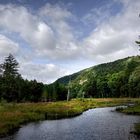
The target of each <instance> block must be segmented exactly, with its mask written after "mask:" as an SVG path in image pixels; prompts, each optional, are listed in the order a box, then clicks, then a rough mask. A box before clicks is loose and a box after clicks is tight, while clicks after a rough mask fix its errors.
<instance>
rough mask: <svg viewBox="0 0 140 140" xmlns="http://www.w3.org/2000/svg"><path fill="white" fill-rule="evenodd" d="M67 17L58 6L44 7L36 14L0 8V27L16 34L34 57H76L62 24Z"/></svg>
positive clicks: (74, 46)
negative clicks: (31, 49)
mask: <svg viewBox="0 0 140 140" xmlns="http://www.w3.org/2000/svg"><path fill="white" fill-rule="evenodd" d="M71 17H72V14H71V13H70V12H69V11H67V10H66V9H62V8H61V7H60V6H58V5H50V4H46V5H45V6H44V7H42V8H41V9H40V10H39V12H37V13H36V15H34V14H33V13H32V12H31V11H29V10H28V9H27V8H25V7H23V6H16V5H10V4H9V5H0V19H3V20H0V26H1V27H2V28H6V29H7V30H9V31H11V32H16V33H18V34H19V35H20V37H21V38H22V39H23V40H24V41H25V42H26V43H28V45H29V46H30V47H32V48H33V50H34V52H35V53H36V56H39V57H47V59H63V58H65V59H69V58H70V57H74V56H75V57H76V56H77V55H75V53H77V51H78V47H77V43H76V42H77V41H76V40H75V38H74V35H73V31H72V28H71V27H70V26H69V24H68V22H67V21H66V19H69V18H71ZM45 19H47V20H45Z"/></svg>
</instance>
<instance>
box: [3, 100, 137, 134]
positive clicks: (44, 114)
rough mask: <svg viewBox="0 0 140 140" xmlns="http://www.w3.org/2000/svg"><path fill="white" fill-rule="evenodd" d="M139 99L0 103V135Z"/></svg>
mask: <svg viewBox="0 0 140 140" xmlns="http://www.w3.org/2000/svg"><path fill="white" fill-rule="evenodd" d="M138 101H139V99H132V98H120V99H117V98H106V99H105V98H102V99H73V100H71V101H69V102H66V101H59V102H48V103H18V104H16V103H4V102H3V103H1V104H0V120H1V121H0V136H6V135H8V134H10V133H12V132H13V131H15V129H17V128H19V127H20V126H21V124H23V123H27V122H31V121H38V120H45V119H61V118H67V117H73V116H76V115H79V114H81V113H82V112H83V111H85V110H87V109H90V108H96V107H107V106H117V105H124V104H127V103H133V102H134V103H135V102H138Z"/></svg>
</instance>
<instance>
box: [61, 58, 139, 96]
mask: <svg viewBox="0 0 140 140" xmlns="http://www.w3.org/2000/svg"><path fill="white" fill-rule="evenodd" d="M70 77H73V75H71V76H70ZM61 79H63V81H65V77H63V78H61ZM59 80H60V79H59ZM71 87H72V92H71V97H72V98H76V97H83V92H84V97H96V98H102V97H103V98H104V97H139V96H140V56H133V57H128V58H124V59H120V60H117V61H114V62H111V63H105V64H101V65H97V66H94V67H91V68H88V69H85V70H83V71H80V72H79V73H78V74H77V76H76V77H75V79H73V80H72V82H71Z"/></svg>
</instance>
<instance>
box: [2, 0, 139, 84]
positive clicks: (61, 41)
mask: <svg viewBox="0 0 140 140" xmlns="http://www.w3.org/2000/svg"><path fill="white" fill-rule="evenodd" d="M139 9H140V1H139V0H133V1H132V0H0V19H1V20H0V62H2V61H3V59H4V57H6V56H7V55H8V54H9V53H12V54H13V55H14V56H15V57H16V59H17V60H18V61H19V63H20V69H19V71H20V73H21V74H22V76H23V77H24V78H27V79H37V80H38V81H41V82H44V83H50V82H53V81H55V80H56V79H57V78H59V77H61V76H64V75H67V74H71V73H73V72H77V71H79V70H81V69H85V68H87V67H90V66H93V65H97V64H100V63H104V62H110V61H113V60H116V59H119V58H124V57H127V56H132V55H138V54H139V51H138V48H137V46H136V44H135V40H136V39H137V37H138V35H139V33H140V26H139V25H140V18H139V17H138V15H139V13H140V10H139Z"/></svg>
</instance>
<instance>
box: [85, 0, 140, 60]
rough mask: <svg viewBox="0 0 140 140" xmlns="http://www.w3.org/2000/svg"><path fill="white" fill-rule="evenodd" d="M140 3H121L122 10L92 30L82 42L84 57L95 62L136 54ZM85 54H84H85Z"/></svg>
mask: <svg viewBox="0 0 140 140" xmlns="http://www.w3.org/2000/svg"><path fill="white" fill-rule="evenodd" d="M139 5H140V1H138V0H136V1H135V2H129V3H128V2H126V3H125V2H123V7H124V8H123V10H122V11H121V12H120V13H118V14H117V15H116V16H113V17H110V18H109V20H108V22H103V23H102V24H101V25H100V26H97V28H96V30H93V31H92V32H91V34H90V35H89V36H88V37H86V38H85V39H84V41H83V46H86V47H85V50H86V51H84V55H85V56H86V55H87V54H88V57H90V58H91V59H94V60H97V62H100V63H101V61H102V60H103V61H110V60H114V59H118V58H123V57H127V56H128V55H136V54H138V50H137V49H135V48H136V46H135V40H136V38H137V36H138V33H139V31H140V26H139V25H140V19H139V17H138V14H139V8H140V6H139ZM85 52H86V53H85Z"/></svg>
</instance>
